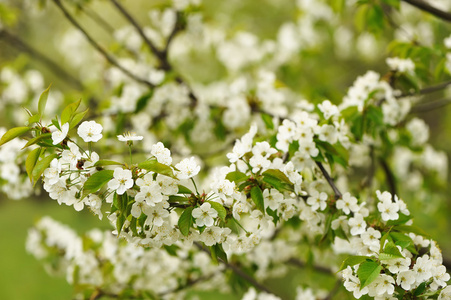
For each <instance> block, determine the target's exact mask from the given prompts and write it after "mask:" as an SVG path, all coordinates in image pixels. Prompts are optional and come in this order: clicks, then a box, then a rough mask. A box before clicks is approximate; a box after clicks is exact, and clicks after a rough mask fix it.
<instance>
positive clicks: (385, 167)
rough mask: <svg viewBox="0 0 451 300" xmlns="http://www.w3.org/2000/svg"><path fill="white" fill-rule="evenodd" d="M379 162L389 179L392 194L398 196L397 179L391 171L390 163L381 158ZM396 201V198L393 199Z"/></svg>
mask: <svg viewBox="0 0 451 300" xmlns="http://www.w3.org/2000/svg"><path fill="white" fill-rule="evenodd" d="M379 162H380V164H381V166H382V169H383V170H384V173H385V177H386V179H387V184H388V187H389V189H390V193H391V194H392V195H393V196H394V195H397V189H396V179H395V176H394V175H393V172H392V171H391V169H390V167H389V166H388V163H387V162H386V161H385V160H384V159H383V158H382V157H381V158H379ZM393 201H394V198H393Z"/></svg>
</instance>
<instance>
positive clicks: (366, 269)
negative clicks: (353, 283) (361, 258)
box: [357, 260, 382, 289]
mask: <svg viewBox="0 0 451 300" xmlns="http://www.w3.org/2000/svg"><path fill="white" fill-rule="evenodd" d="M381 270H382V266H381V265H379V264H378V263H377V262H375V261H373V260H367V261H365V262H363V263H361V264H360V266H359V269H358V270H357V276H358V277H359V280H360V289H363V288H364V287H366V286H368V285H369V284H370V283H371V282H373V281H374V280H376V278H377V277H378V276H379V274H380V273H381Z"/></svg>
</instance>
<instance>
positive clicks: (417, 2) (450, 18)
mask: <svg viewBox="0 0 451 300" xmlns="http://www.w3.org/2000/svg"><path fill="white" fill-rule="evenodd" d="M402 1H404V2H406V3H409V4H410V5H412V6H415V7H416V8H419V9H421V10H422V11H425V12H428V13H430V14H432V15H434V16H436V17H438V18H440V19H442V20H444V21H446V22H451V13H449V12H446V11H443V10H441V9H438V8H436V7H434V6H432V5H430V4H429V3H427V2H425V1H423V0H402Z"/></svg>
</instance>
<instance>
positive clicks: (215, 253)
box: [210, 244, 227, 263]
mask: <svg viewBox="0 0 451 300" xmlns="http://www.w3.org/2000/svg"><path fill="white" fill-rule="evenodd" d="M210 253H211V258H212V259H213V261H214V262H215V263H218V258H220V259H221V260H222V261H224V262H225V263H227V254H226V253H225V251H224V249H223V248H222V244H215V245H213V246H211V247H210Z"/></svg>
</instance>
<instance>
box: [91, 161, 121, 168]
mask: <svg viewBox="0 0 451 300" xmlns="http://www.w3.org/2000/svg"><path fill="white" fill-rule="evenodd" d="M116 165H117V166H119V165H122V163H120V162H117V161H113V160H98V161H97V162H96V163H95V164H94V167H103V166H116Z"/></svg>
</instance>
